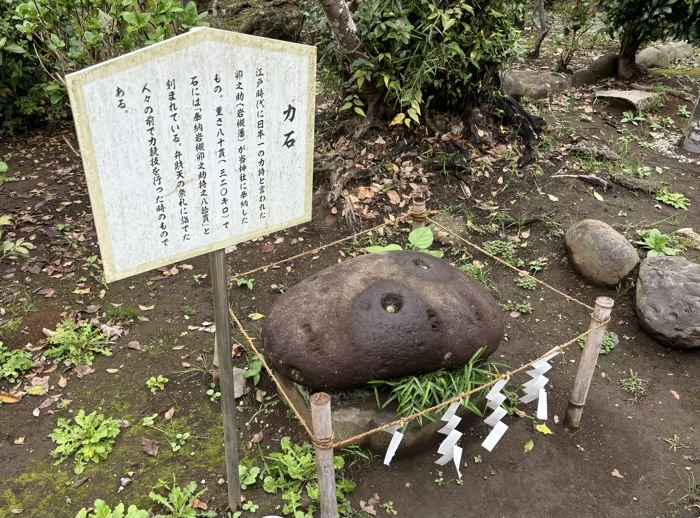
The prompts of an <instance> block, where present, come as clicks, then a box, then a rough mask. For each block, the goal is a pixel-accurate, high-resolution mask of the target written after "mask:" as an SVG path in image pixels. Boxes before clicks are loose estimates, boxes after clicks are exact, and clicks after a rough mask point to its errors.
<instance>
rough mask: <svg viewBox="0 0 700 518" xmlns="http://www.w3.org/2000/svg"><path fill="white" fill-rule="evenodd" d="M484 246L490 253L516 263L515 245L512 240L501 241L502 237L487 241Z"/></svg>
mask: <svg viewBox="0 0 700 518" xmlns="http://www.w3.org/2000/svg"><path fill="white" fill-rule="evenodd" d="M483 247H484V250H486V251H487V252H488V253H490V254H491V255H495V256H496V257H500V258H501V259H503V260H504V261H505V262H507V263H510V264H514V263H515V262H516V258H515V245H514V244H513V243H511V242H510V241H501V240H500V239H496V240H494V241H486V242H484V244H483Z"/></svg>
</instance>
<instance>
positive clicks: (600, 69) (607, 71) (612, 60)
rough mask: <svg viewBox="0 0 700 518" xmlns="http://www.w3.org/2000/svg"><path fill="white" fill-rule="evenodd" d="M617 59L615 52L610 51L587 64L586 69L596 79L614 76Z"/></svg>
mask: <svg viewBox="0 0 700 518" xmlns="http://www.w3.org/2000/svg"><path fill="white" fill-rule="evenodd" d="M617 61H618V58H617V54H615V53H614V52H611V53H610V54H605V55H603V56H600V57H599V58H598V59H596V60H595V61H593V63H591V64H590V65H588V70H589V71H590V72H592V73H593V74H595V75H596V77H597V78H598V79H605V78H607V77H614V76H616V75H617Z"/></svg>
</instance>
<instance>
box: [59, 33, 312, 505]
mask: <svg viewBox="0 0 700 518" xmlns="http://www.w3.org/2000/svg"><path fill="white" fill-rule="evenodd" d="M315 66H316V49H315V48H314V47H309V46H306V45H298V44H293V43H286V42H281V41H277V40H268V39H264V38H257V37H254V36H247V35H242V34H238V33H233V32H228V31H221V30H216V29H209V28H206V29H193V30H192V31H190V32H188V33H187V34H183V35H181V36H178V37H176V38H172V39H170V40H166V41H164V42H161V43H157V44H155V45H152V46H149V47H146V48H144V49H141V50H138V51H136V52H132V53H130V54H126V55H124V56H121V57H119V58H116V59H113V60H110V61H107V62H105V63H101V64H99V65H95V66H93V67H90V68H87V69H85V70H81V71H80V72H76V73H74V74H70V75H69V76H67V78H66V83H67V86H68V93H69V96H70V101H71V108H72V110H73V118H74V121H75V126H76V131H77V134H78V141H79V143H80V148H81V155H82V159H83V166H84V169H85V176H86V179H87V184H88V191H89V194H90V203H91V205H92V211H93V215H94V218H95V227H96V230H97V237H98V240H99V244H100V253H101V256H102V263H103V266H104V275H105V280H106V281H107V282H113V281H117V280H119V279H124V278H126V277H130V276H132V275H136V274H139V273H142V272H146V271H148V270H151V269H154V268H158V267H161V266H165V265H168V264H172V263H175V262H178V261H182V260H185V259H189V258H191V257H194V256H198V255H202V254H205V253H209V254H210V261H211V271H212V286H213V290H214V312H215V316H216V340H217V345H218V347H217V359H218V363H219V367H220V369H221V373H220V376H221V392H222V398H221V400H222V411H223V416H224V441H225V453H226V471H227V477H228V489H229V506H230V507H231V509H236V508H237V507H238V506H239V505H240V489H239V487H240V486H239V482H238V448H237V439H238V431H237V429H236V421H235V398H234V393H233V371H232V364H231V338H230V322H229V318H228V279H227V275H226V263H225V255H224V254H225V253H224V250H225V248H226V247H227V246H230V245H233V244H236V243H240V242H242V241H247V240H249V239H252V238H255V237H259V236H264V235H267V234H270V233H272V232H276V231H278V230H281V229H285V228H288V227H291V226H294V225H298V224H300V223H303V222H306V221H309V220H310V219H311V181H312V171H313V164H312V160H313V141H314V139H313V121H314V87H315Z"/></svg>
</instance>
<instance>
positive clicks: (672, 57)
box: [656, 44, 678, 63]
mask: <svg viewBox="0 0 700 518" xmlns="http://www.w3.org/2000/svg"><path fill="white" fill-rule="evenodd" d="M656 48H657V49H659V50H660V51H661V52H663V53H665V54H666V55H667V56H668V60H669V62H670V63H675V62H676V59H678V52H677V51H676V46H675V45H673V44H664V45H656Z"/></svg>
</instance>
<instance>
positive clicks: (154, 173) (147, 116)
mask: <svg viewBox="0 0 700 518" xmlns="http://www.w3.org/2000/svg"><path fill="white" fill-rule="evenodd" d="M141 93H142V94H144V97H143V104H144V108H143V114H144V119H143V120H144V123H145V125H146V134H147V135H148V156H149V158H150V164H151V182H152V184H153V187H155V191H156V199H155V207H156V218H157V220H158V228H160V242H161V244H162V245H163V246H168V224H167V216H166V214H165V199H164V197H163V178H162V176H161V174H160V155H159V154H158V153H159V152H158V138H157V137H156V120H155V117H154V116H153V111H154V110H153V106H152V102H151V95H150V94H151V90H150V88H148V83H145V84H144V85H143V88H142V89H141Z"/></svg>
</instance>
